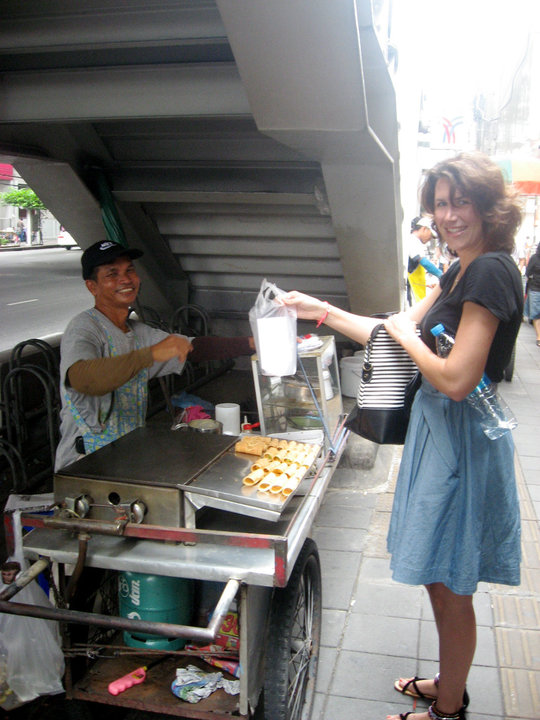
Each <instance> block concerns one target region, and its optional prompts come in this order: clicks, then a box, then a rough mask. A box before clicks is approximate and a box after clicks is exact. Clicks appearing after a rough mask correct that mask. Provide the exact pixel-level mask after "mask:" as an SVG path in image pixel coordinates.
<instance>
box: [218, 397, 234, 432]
mask: <svg viewBox="0 0 540 720" xmlns="http://www.w3.org/2000/svg"><path fill="white" fill-rule="evenodd" d="M216 420H218V421H219V422H220V423H221V424H222V425H223V434H224V435H239V434H240V405H238V404H237V403H219V404H218V405H216Z"/></svg>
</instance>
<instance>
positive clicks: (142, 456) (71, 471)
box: [57, 426, 238, 487]
mask: <svg viewBox="0 0 540 720" xmlns="http://www.w3.org/2000/svg"><path fill="white" fill-rule="evenodd" d="M237 440H238V437H237V436H236V435H214V434H212V433H199V432H193V431H191V430H189V431H185V432H182V431H173V430H170V429H169V428H164V427H151V426H148V427H144V428H137V429H136V430H133V431H132V432H130V433H128V434H127V435H124V437H121V438H120V439H119V440H115V441H114V442H112V443H110V444H109V445H107V446H105V447H104V448H101V449H100V450H97V451H96V452H94V453H92V454H91V455H87V456H86V457H83V458H82V459H81V460H78V461H77V462H75V463H73V464H72V465H68V466H67V467H65V468H63V469H62V470H61V471H59V472H58V473H57V475H69V476H71V477H73V476H75V477H82V478H94V479H99V480H112V481H114V482H126V483H143V484H146V485H152V484H153V485H159V486H164V487H176V486H179V485H185V484H187V483H189V482H190V480H192V479H193V478H194V477H196V476H197V475H198V474H199V473H200V472H201V471H202V470H203V469H204V468H206V467H207V466H208V465H210V464H211V463H212V462H214V460H215V459H216V458H218V457H219V456H220V455H221V454H222V453H223V452H225V451H226V450H227V449H228V448H229V447H231V446H232V445H234V443H235V442H236V441H237Z"/></svg>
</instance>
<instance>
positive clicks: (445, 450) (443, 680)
mask: <svg viewBox="0 0 540 720" xmlns="http://www.w3.org/2000/svg"><path fill="white" fill-rule="evenodd" d="M421 201H422V205H423V207H424V209H425V210H426V211H427V212H429V213H430V214H431V215H432V216H433V223H434V228H435V229H436V232H437V234H438V235H439V237H440V238H441V239H442V241H443V242H445V243H447V245H448V247H449V249H450V250H451V251H453V252H454V253H455V254H456V255H457V256H458V260H457V261H455V262H454V263H453V264H452V265H451V266H450V268H449V269H448V271H447V272H446V274H445V275H443V276H442V278H441V279H440V282H439V284H438V286H437V287H436V288H435V289H434V290H433V292H431V293H430V294H429V295H428V296H427V297H425V298H424V299H423V300H422V301H421V302H419V303H418V304H416V305H414V306H413V307H412V308H410V309H409V310H408V311H407V312H405V313H399V314H396V315H393V316H391V317H390V318H389V319H388V320H386V321H385V325H386V328H387V330H388V332H389V333H390V334H391V335H392V336H393V337H394V338H395V340H396V341H397V342H399V343H400V344H401V345H402V346H403V347H404V348H405V350H406V351H407V353H408V354H409V355H410V356H411V358H412V359H413V360H414V361H415V363H416V364H417V365H418V367H419V369H420V371H421V373H422V386H421V388H420V390H419V391H418V393H417V394H416V397H415V401H414V404H413V410H412V413H411V419H410V423H409V428H408V433H407V438H406V441H405V445H404V448H403V456H402V461H401V466H400V472H399V477H398V481H397V487H396V493H395V498H394V505H393V509H392V518H391V523H390V529H389V534H388V549H389V551H390V553H391V556H392V557H391V568H392V571H393V577H394V579H395V580H398V581H400V582H404V583H408V584H412V585H425V586H426V588H427V591H428V594H429V597H430V600H431V605H432V608H433V613H434V616H435V623H436V626H437V631H438V635H439V673H438V675H437V677H436V678H433V679H428V680H426V679H423V680H421V679H419V678H400V679H399V680H397V681H396V683H395V688H396V689H397V690H398V691H400V692H402V693H403V694H405V695H409V696H412V697H420V698H424V699H429V700H433V702H432V704H431V705H430V707H429V708H428V710H427V712H415V713H403V714H401V715H396V716H391V717H395V718H407V717H409V718H410V720H428V718H430V719H431V720H436V719H437V718H447V719H449V720H456V719H457V718H463V717H464V715H465V705H466V704H467V702H468V696H467V695H466V691H465V683H466V680H467V675H468V673H469V669H470V666H471V664H472V660H473V656H474V651H475V646H476V622H475V615H474V609H473V602H472V596H473V593H474V592H475V590H476V587H477V583H478V582H480V581H484V582H494V583H504V584H508V585H518V584H519V581H520V572H519V564H520V518H519V507H518V499H517V492H516V486H515V478H514V464H513V441H512V437H511V435H510V433H507V434H506V435H503V436H502V437H500V438H499V439H497V440H490V439H488V438H487V437H486V435H485V434H484V433H483V431H482V429H481V427H480V423H479V419H478V416H477V414H476V411H475V410H474V409H473V408H472V407H471V406H470V405H469V403H468V402H464V400H465V398H466V397H467V395H468V394H469V393H470V392H471V391H472V390H473V389H474V387H475V386H476V385H477V384H478V382H479V380H480V378H481V377H482V374H483V373H484V371H485V372H486V374H487V375H488V377H489V378H490V379H491V380H492V381H493V382H499V381H500V380H501V379H502V378H503V371H504V369H505V367H506V366H507V364H508V362H509V360H510V356H511V353H512V348H513V346H514V343H515V339H516V336H517V333H518V330H519V327H520V323H521V317H522V312H523V293H522V284H521V277H520V274H519V270H518V268H517V266H516V264H515V263H514V261H513V260H512V258H511V256H510V253H511V251H512V248H513V244H514V234H515V232H516V230H517V228H518V227H519V224H520V220H521V213H520V209H519V206H518V204H517V200H516V199H515V198H514V196H513V194H512V193H511V191H510V190H509V188H507V187H506V186H505V183H504V180H503V177H502V174H501V171H500V170H499V168H498V166H497V165H495V164H494V163H493V162H492V161H491V160H489V158H487V157H485V156H484V155H481V154H461V155H458V156H456V157H454V158H452V159H449V160H444V161H443V162H441V163H439V164H438V165H436V166H435V167H434V168H433V169H432V170H431V171H429V172H428V173H427V175H426V177H425V179H424V184H423V188H422V193H421ZM284 302H285V303H286V304H287V305H293V306H296V308H297V312H298V317H300V318H304V319H311V320H316V321H318V322H320V321H323V322H324V323H326V324H327V325H328V326H329V327H331V328H333V329H334V330H336V331H338V332H341V333H343V334H345V335H347V336H349V337H351V338H353V339H354V340H357V341H358V342H360V343H362V344H365V343H366V341H367V339H368V336H369V333H370V331H371V329H372V328H373V326H374V325H375V324H376V323H379V322H380V320H375V319H373V318H368V317H363V316H358V315H354V314H352V313H348V312H345V311H344V310H341V309H340V308H336V307H334V306H332V305H329V304H328V303H326V302H323V301H321V300H318V299H315V298H313V297H310V296H308V295H303V294H301V293H299V292H296V291H293V292H291V293H288V294H287V295H286V296H285V298H284ZM438 323H442V324H443V325H444V327H445V328H446V331H447V332H448V333H450V334H452V335H454V336H455V345H454V347H453V349H452V352H451V353H450V355H449V356H448V357H447V358H440V357H438V356H437V354H436V347H435V341H434V338H433V336H432V334H431V332H430V329H431V328H432V327H434V326H435V325H437V324H438ZM417 324H418V325H419V326H420V330H421V337H418V335H417V333H416V327H417Z"/></svg>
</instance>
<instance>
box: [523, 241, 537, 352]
mask: <svg viewBox="0 0 540 720" xmlns="http://www.w3.org/2000/svg"><path fill="white" fill-rule="evenodd" d="M525 275H526V276H527V291H526V292H527V299H528V303H529V317H530V319H531V320H532V324H533V327H534V329H535V332H536V345H537V347H540V243H539V244H538V246H537V247H536V252H535V253H534V255H532V256H531V259H530V260H529V262H528V263H527V268H526V270H525Z"/></svg>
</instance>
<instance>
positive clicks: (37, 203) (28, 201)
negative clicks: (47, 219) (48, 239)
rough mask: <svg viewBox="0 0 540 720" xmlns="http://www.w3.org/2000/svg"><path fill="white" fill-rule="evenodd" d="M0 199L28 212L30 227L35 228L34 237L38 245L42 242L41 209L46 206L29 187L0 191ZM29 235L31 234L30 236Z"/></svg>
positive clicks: (5, 203)
mask: <svg viewBox="0 0 540 720" xmlns="http://www.w3.org/2000/svg"><path fill="white" fill-rule="evenodd" d="M0 201H1V202H2V203H3V204H4V205H12V206H14V207H18V208H25V209H26V210H28V211H29V213H30V221H31V227H35V228H36V238H37V242H38V244H39V245H41V244H42V243H43V239H42V236H41V211H42V210H46V209H47V208H46V207H45V205H44V204H43V203H42V202H41V200H40V199H39V198H38V196H37V195H36V193H35V192H34V191H33V190H31V189H30V188H19V189H18V190H9V191H8V192H5V193H0ZM30 237H31V236H30Z"/></svg>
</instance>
